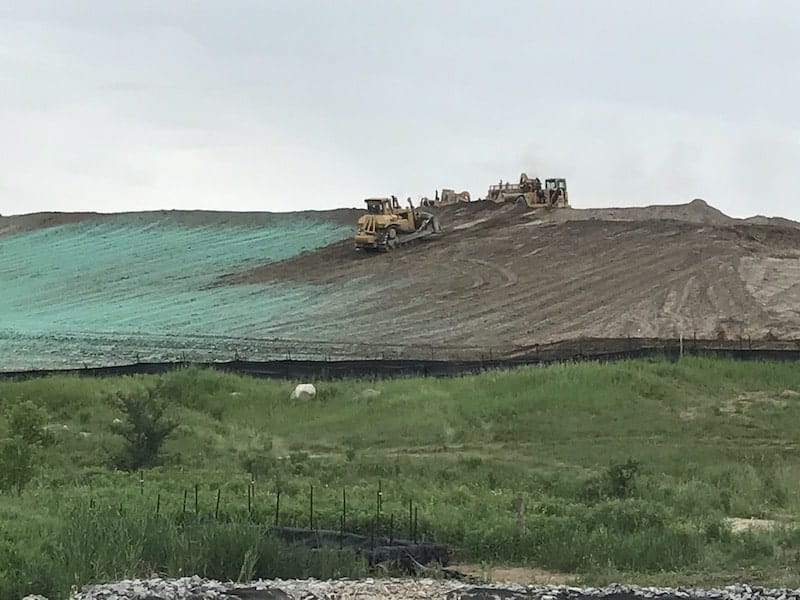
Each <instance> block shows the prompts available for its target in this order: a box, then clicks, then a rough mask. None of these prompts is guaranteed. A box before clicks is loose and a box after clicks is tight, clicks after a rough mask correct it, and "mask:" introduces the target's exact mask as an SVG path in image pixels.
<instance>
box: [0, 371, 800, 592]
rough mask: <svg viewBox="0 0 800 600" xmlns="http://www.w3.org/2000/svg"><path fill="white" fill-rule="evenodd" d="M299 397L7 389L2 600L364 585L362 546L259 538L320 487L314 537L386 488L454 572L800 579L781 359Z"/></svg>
mask: <svg viewBox="0 0 800 600" xmlns="http://www.w3.org/2000/svg"><path fill="white" fill-rule="evenodd" d="M295 383H296V382H286V381H269V380H256V379H251V378H245V377H239V376H235V375H230V374H225V373H219V372H215V371H210V370H199V369H195V368H187V369H182V370H179V371H175V372H171V373H168V374H165V375H162V376H142V377H139V376H137V377H121V378H108V379H88V378H79V377H66V376H58V377H48V378H42V379H32V380H26V381H16V382H13V381H12V382H0V413H1V414H2V415H3V419H2V422H0V467H2V478H0V479H1V480H0V484H1V485H0V488H2V490H3V493H2V495H0V596H1V597H16V596H22V595H24V594H26V593H41V594H45V595H48V596H49V597H51V598H57V597H64V596H66V595H67V594H68V592H69V590H70V588H71V586H75V585H83V584H85V583H88V582H95V581H103V580H109V579H115V578H118V577H123V576H135V575H140V576H141V575H149V574H150V573H152V572H157V573H163V574H168V575H183V574H190V573H198V574H200V575H205V576H213V577H221V578H224V579H234V580H236V579H241V580H245V579H249V578H252V577H276V576H280V577H303V576H317V577H335V576H353V577H355V576H359V575H361V574H363V573H364V572H365V566H364V564H363V562H361V561H360V560H359V559H358V557H356V556H354V555H353V554H352V553H348V552H346V551H339V550H338V549H330V550H326V551H324V552H309V551H308V550H307V549H305V548H300V547H292V546H287V545H285V544H283V543H281V542H279V541H277V540H276V539H275V538H274V537H273V536H272V534H271V532H270V527H271V525H272V524H273V523H274V521H275V512H276V507H277V508H278V509H279V510H278V513H279V514H278V519H279V522H280V523H281V524H284V525H297V526H303V527H305V526H308V524H309V520H310V515H309V512H310V511H309V508H310V507H309V500H310V498H309V496H310V490H311V488H312V486H313V490H314V491H313V495H314V508H313V519H314V526H315V527H319V528H328V529H338V528H339V527H340V525H341V521H340V519H341V517H342V496H343V494H345V495H346V497H347V515H346V518H347V529H348V530H353V531H360V532H363V533H367V532H370V531H372V530H373V528H375V527H376V517H375V498H376V491H377V489H378V486H379V485H380V487H381V491H382V498H383V503H382V514H381V518H380V521H379V522H378V527H379V529H380V531H381V532H382V533H389V528H390V527H391V528H392V531H391V533H392V535H394V536H398V537H399V536H403V537H407V536H408V535H409V531H408V528H409V523H408V521H409V502H411V503H412V504H413V506H414V507H416V508H418V510H419V519H418V534H417V535H418V536H419V537H423V538H425V539H432V540H436V541H438V542H442V543H446V544H448V545H449V546H450V547H451V549H452V553H453V555H454V556H453V560H454V562H456V563H458V562H470V563H481V564H485V565H527V566H536V567H537V568H540V569H547V570H552V571H558V572H563V573H569V574H573V575H574V576H576V577H577V578H578V581H583V582H586V583H592V584H600V583H608V582H610V581H615V580H616V581H620V580H625V581H628V582H632V583H642V584H665V585H674V584H682V585H692V584H698V583H701V584H706V585H707V584H717V583H726V582H730V581H734V580H736V581H743V580H746V581H750V582H753V583H763V584H768V585H781V584H785V585H793V586H797V585H800V578H799V577H798V576H797V575H796V565H797V562H798V560H800V528H798V526H797V520H798V516H799V515H800V454H799V453H798V437H797V431H796V426H795V424H796V423H797V422H798V421H799V420H800V369H798V367H797V365H795V364H791V363H772V362H734V361H728V360H711V359H705V358H686V359H682V360H680V361H678V362H671V361H667V360H650V361H628V362H620V363H615V364H605V365H601V364H594V363H584V364H562V365H553V366H549V367H542V368H534V367H531V368H521V369H517V370H513V371H495V372H486V373H483V374H481V375H476V376H469V377H459V378H452V379H415V378H399V379H393V380H383V381H382V380H346V381H336V382H314V383H315V384H316V385H317V388H318V392H319V393H318V397H317V398H316V399H314V400H302V401H294V400H290V399H289V395H290V392H291V390H292V388H293V385H294V384H295ZM278 494H280V502H279V505H278ZM520 498H522V500H523V502H522V505H523V506H524V512H523V514H522V515H520V514H519V510H518V507H519V505H520ZM195 499H196V500H195ZM218 499H219V501H218ZM751 518H755V519H759V520H760V521H758V522H757V523H758V524H760V525H761V527H758V528H756V527H748V526H747V524H748V523H751V521H750V519H751ZM742 523H744V525H742ZM753 523H756V522H755V521H753ZM43 557H45V558H46V560H43Z"/></svg>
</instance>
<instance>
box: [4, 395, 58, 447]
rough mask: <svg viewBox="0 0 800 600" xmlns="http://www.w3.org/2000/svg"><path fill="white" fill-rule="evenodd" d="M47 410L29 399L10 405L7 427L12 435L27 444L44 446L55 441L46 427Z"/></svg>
mask: <svg viewBox="0 0 800 600" xmlns="http://www.w3.org/2000/svg"><path fill="white" fill-rule="evenodd" d="M47 418H48V417H47V412H45V410H44V409H43V408H40V407H38V406H36V405H35V404H34V403H33V402H31V401H30V400H26V401H25V402H20V403H19V404H15V405H14V406H13V407H11V410H10V411H9V413H8V429H9V433H10V434H11V436H12V437H16V438H19V439H21V440H22V441H24V442H25V443H27V444H31V445H34V446H40V447H46V446H50V445H51V444H53V442H55V438H54V436H53V434H52V432H50V431H48V430H47V429H46V427H45V426H46V424H47Z"/></svg>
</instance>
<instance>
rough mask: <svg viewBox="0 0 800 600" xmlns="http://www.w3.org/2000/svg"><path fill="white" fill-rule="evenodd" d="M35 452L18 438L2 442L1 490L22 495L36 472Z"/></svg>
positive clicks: (0, 456)
mask: <svg viewBox="0 0 800 600" xmlns="http://www.w3.org/2000/svg"><path fill="white" fill-rule="evenodd" d="M34 450H35V448H34V447H33V446H32V445H31V444H28V443H27V442H25V441H24V440H22V439H20V438H18V437H10V438H5V439H4V440H0V489H2V490H3V491H4V492H11V491H14V492H16V493H17V495H20V494H22V490H23V489H24V488H25V486H26V485H28V483H29V482H30V480H31V479H33V475H34V473H35V471H36V464H35V459H34V454H35V452H34Z"/></svg>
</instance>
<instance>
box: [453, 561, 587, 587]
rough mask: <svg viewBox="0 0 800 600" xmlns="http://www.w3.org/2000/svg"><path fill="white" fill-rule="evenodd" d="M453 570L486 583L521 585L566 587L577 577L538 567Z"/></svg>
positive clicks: (471, 566) (470, 566) (459, 567)
mask: <svg viewBox="0 0 800 600" xmlns="http://www.w3.org/2000/svg"><path fill="white" fill-rule="evenodd" d="M452 568H453V570H455V571H458V572H459V573H463V574H464V575H469V576H470V577H476V578H479V579H482V580H485V581H493V582H496V583H516V584H519V585H534V584H550V585H566V584H572V583H575V582H576V581H577V579H578V577H577V575H574V574H571V573H561V572H559V571H549V570H547V569H540V568H538V567H509V566H502V565H498V566H491V565H479V564H463V565H453V567H452Z"/></svg>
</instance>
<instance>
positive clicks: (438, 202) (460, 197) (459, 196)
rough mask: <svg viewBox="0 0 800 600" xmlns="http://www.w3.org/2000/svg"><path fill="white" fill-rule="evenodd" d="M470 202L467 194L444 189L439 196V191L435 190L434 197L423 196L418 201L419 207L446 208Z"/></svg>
mask: <svg viewBox="0 0 800 600" xmlns="http://www.w3.org/2000/svg"><path fill="white" fill-rule="evenodd" d="M470 200H471V198H470V195H469V192H466V191H465V192H456V191H455V190H451V189H449V188H444V189H442V193H441V195H439V190H436V196H434V197H433V198H428V197H427V196H423V197H422V199H421V200H420V206H447V205H448V204H458V203H459V202H469V201H470Z"/></svg>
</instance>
